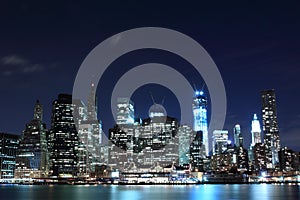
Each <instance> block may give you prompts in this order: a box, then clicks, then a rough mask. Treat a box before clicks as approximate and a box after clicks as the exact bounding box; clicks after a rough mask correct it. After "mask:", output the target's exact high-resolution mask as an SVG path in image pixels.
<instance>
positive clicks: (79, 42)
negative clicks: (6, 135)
mask: <svg viewBox="0 0 300 200" xmlns="http://www.w3.org/2000/svg"><path fill="white" fill-rule="evenodd" d="M146 26H157V27H165V28H171V29H174V30H177V31H180V32H182V33H184V34H186V35H189V36H190V37H192V38H194V39H195V40H197V41H198V42H199V43H200V44H201V45H202V46H203V47H204V48H205V49H206V50H207V51H208V53H209V54H210V55H211V57H212V58H213V60H214V61H215V63H216V64H217V66H218V68H219V70H220V72H221V75H222V78H223V80H224V83H225V87H226V92H227V101H228V112H227V118H226V124H225V128H226V129H228V130H229V131H230V132H232V129H233V126H234V124H235V123H239V124H241V127H242V132H243V135H244V137H245V138H246V142H247V145H248V143H249V142H250V140H249V138H250V124H251V119H252V115H253V113H258V115H259V117H260V118H261V111H260V109H261V99H260V91H261V90H263V89H271V88H274V89H275V90H276V94H277V107H278V118H279V128H280V137H281V141H282V142H281V144H282V145H285V146H288V147H290V148H293V149H296V150H300V146H299V144H300V106H299V102H300V93H299V87H300V79H299V75H300V56H299V55H300V37H299V35H300V4H299V3H297V1H285V2H282V3H280V4H279V3H274V1H264V3H261V2H258V3H249V4H241V3H229V2H228V1H226V3H222V4H219V3H218V2H214V3H211V4H210V5H208V4H206V3H191V2H183V1H182V3H177V2H175V1H171V2H165V3H162V2H155V1H149V2H147V3H145V2H143V3H141V2H140V1H110V3H97V1H90V2H89V3H78V2H77V1H75V2H74V1H63V2H60V1H57V2H55V1H49V2H48V3H47V2H43V1H1V2H0V92H1V104H0V106H1V108H0V109H1V119H0V131H1V132H11V133H19V134H20V133H21V132H22V130H23V129H24V126H25V123H27V122H28V121H30V120H31V118H32V115H33V113H32V112H33V105H34V102H35V100H36V99H40V101H41V102H42V103H43V105H44V110H45V113H44V119H45V122H46V123H47V124H48V127H49V122H50V114H51V104H52V101H53V100H54V99H55V98H56V97H57V94H58V93H72V87H73V82H74V79H75V76H76V73H77V70H78V69H79V67H80V65H81V62H82V61H83V59H84V58H85V56H86V55H87V54H88V53H89V52H90V51H91V50H92V49H93V48H94V47H95V46H96V45H98V44H99V43H100V42H101V41H103V40H104V39H106V38H107V37H109V36H111V35H114V34H116V33H118V32H121V31H125V30H127V29H131V28H137V27H146ZM147 62H158V63H163V64H167V65H169V66H172V67H174V68H176V69H178V70H179V71H180V72H181V73H182V74H183V75H184V76H185V77H186V78H187V79H188V80H189V81H190V82H191V83H195V84H196V86H197V87H202V84H203V81H202V79H201V77H200V76H198V75H195V73H194V71H193V70H192V67H191V66H189V64H188V63H186V62H185V61H184V60H182V59H180V58H179V57H178V56H176V55H173V54H171V53H167V52H163V51H158V50H143V51H136V52H132V53H129V54H127V55H124V56H122V57H121V58H119V59H118V60H116V62H114V63H113V64H112V65H111V66H110V67H109V69H108V71H107V72H106V73H105V74H104V77H103V79H102V80H101V81H104V83H105V85H106V87H105V88H101V89H100V88H98V90H97V95H98V98H99V118H100V119H101V120H102V121H103V127H104V130H107V129H108V128H110V127H111V126H112V125H113V120H112V117H111V113H110V105H109V102H110V95H111V92H112V89H113V86H114V84H115V83H116V81H117V80H118V78H119V77H121V76H122V74H123V73H125V72H126V71H127V70H129V69H130V68H132V67H134V66H137V65H140V64H143V63H147ZM150 91H151V92H152V94H153V95H154V98H155V99H156V101H157V102H160V101H161V100H162V99H163V98H164V97H165V101H164V106H165V108H166V109H167V112H168V114H169V115H171V116H175V117H177V116H179V109H178V101H177V100H176V97H175V96H174V95H173V94H172V93H171V91H169V90H168V89H166V88H163V87H161V86H157V85H152V86H149V85H148V86H145V87H142V88H140V89H139V90H137V91H136V92H135V94H134V96H133V100H134V101H135V104H136V111H137V112H136V113H137V114H138V115H139V116H141V117H145V116H147V113H148V109H149V107H150V106H151V104H152V100H151V98H150V95H149V92H150ZM191 98H192V97H191ZM191 101H192V99H191Z"/></svg>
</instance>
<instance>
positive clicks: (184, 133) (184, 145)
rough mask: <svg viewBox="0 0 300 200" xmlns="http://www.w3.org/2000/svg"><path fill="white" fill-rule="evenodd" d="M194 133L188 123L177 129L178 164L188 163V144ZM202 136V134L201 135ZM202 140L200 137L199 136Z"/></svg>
mask: <svg viewBox="0 0 300 200" xmlns="http://www.w3.org/2000/svg"><path fill="white" fill-rule="evenodd" d="M194 134H195V133H194V132H193V130H192V128H191V127H190V126H188V125H181V126H179V129H178V144H179V147H178V154H179V165H184V164H189V163H190V144H191V141H192V136H193V135H194ZM201 137H202V135H201ZM201 141H202V138H201Z"/></svg>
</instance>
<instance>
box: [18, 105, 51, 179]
mask: <svg viewBox="0 0 300 200" xmlns="http://www.w3.org/2000/svg"><path fill="white" fill-rule="evenodd" d="M42 119H43V106H42V104H40V102H39V101H38V100H37V102H36V104H35V106H34V115H33V120H31V121H30V122H29V123H27V124H26V127H25V130H24V131H23V134H22V139H21V141H20V145H19V147H18V150H17V155H16V171H15V178H42V177H47V176H48V164H49V163H48V149H47V140H46V133H47V129H46V124H45V123H43V121H42Z"/></svg>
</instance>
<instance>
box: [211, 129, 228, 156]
mask: <svg viewBox="0 0 300 200" xmlns="http://www.w3.org/2000/svg"><path fill="white" fill-rule="evenodd" d="M227 145H228V131H227V130H214V132H213V155H218V154H221V153H223V152H225V151H226V150H227Z"/></svg>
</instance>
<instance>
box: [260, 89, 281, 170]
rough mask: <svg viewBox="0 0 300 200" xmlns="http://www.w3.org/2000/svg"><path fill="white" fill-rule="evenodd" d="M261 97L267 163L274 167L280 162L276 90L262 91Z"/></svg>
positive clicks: (269, 167)
mask: <svg viewBox="0 0 300 200" xmlns="http://www.w3.org/2000/svg"><path fill="white" fill-rule="evenodd" d="M261 98H262V121H263V131H264V143H265V150H266V165H267V168H268V169H274V168H275V167H276V166H277V165H278V163H279V158H278V152H279V151H280V138H279V130H278V121H277V109H276V97H275V90H265V91H262V92H261Z"/></svg>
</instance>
